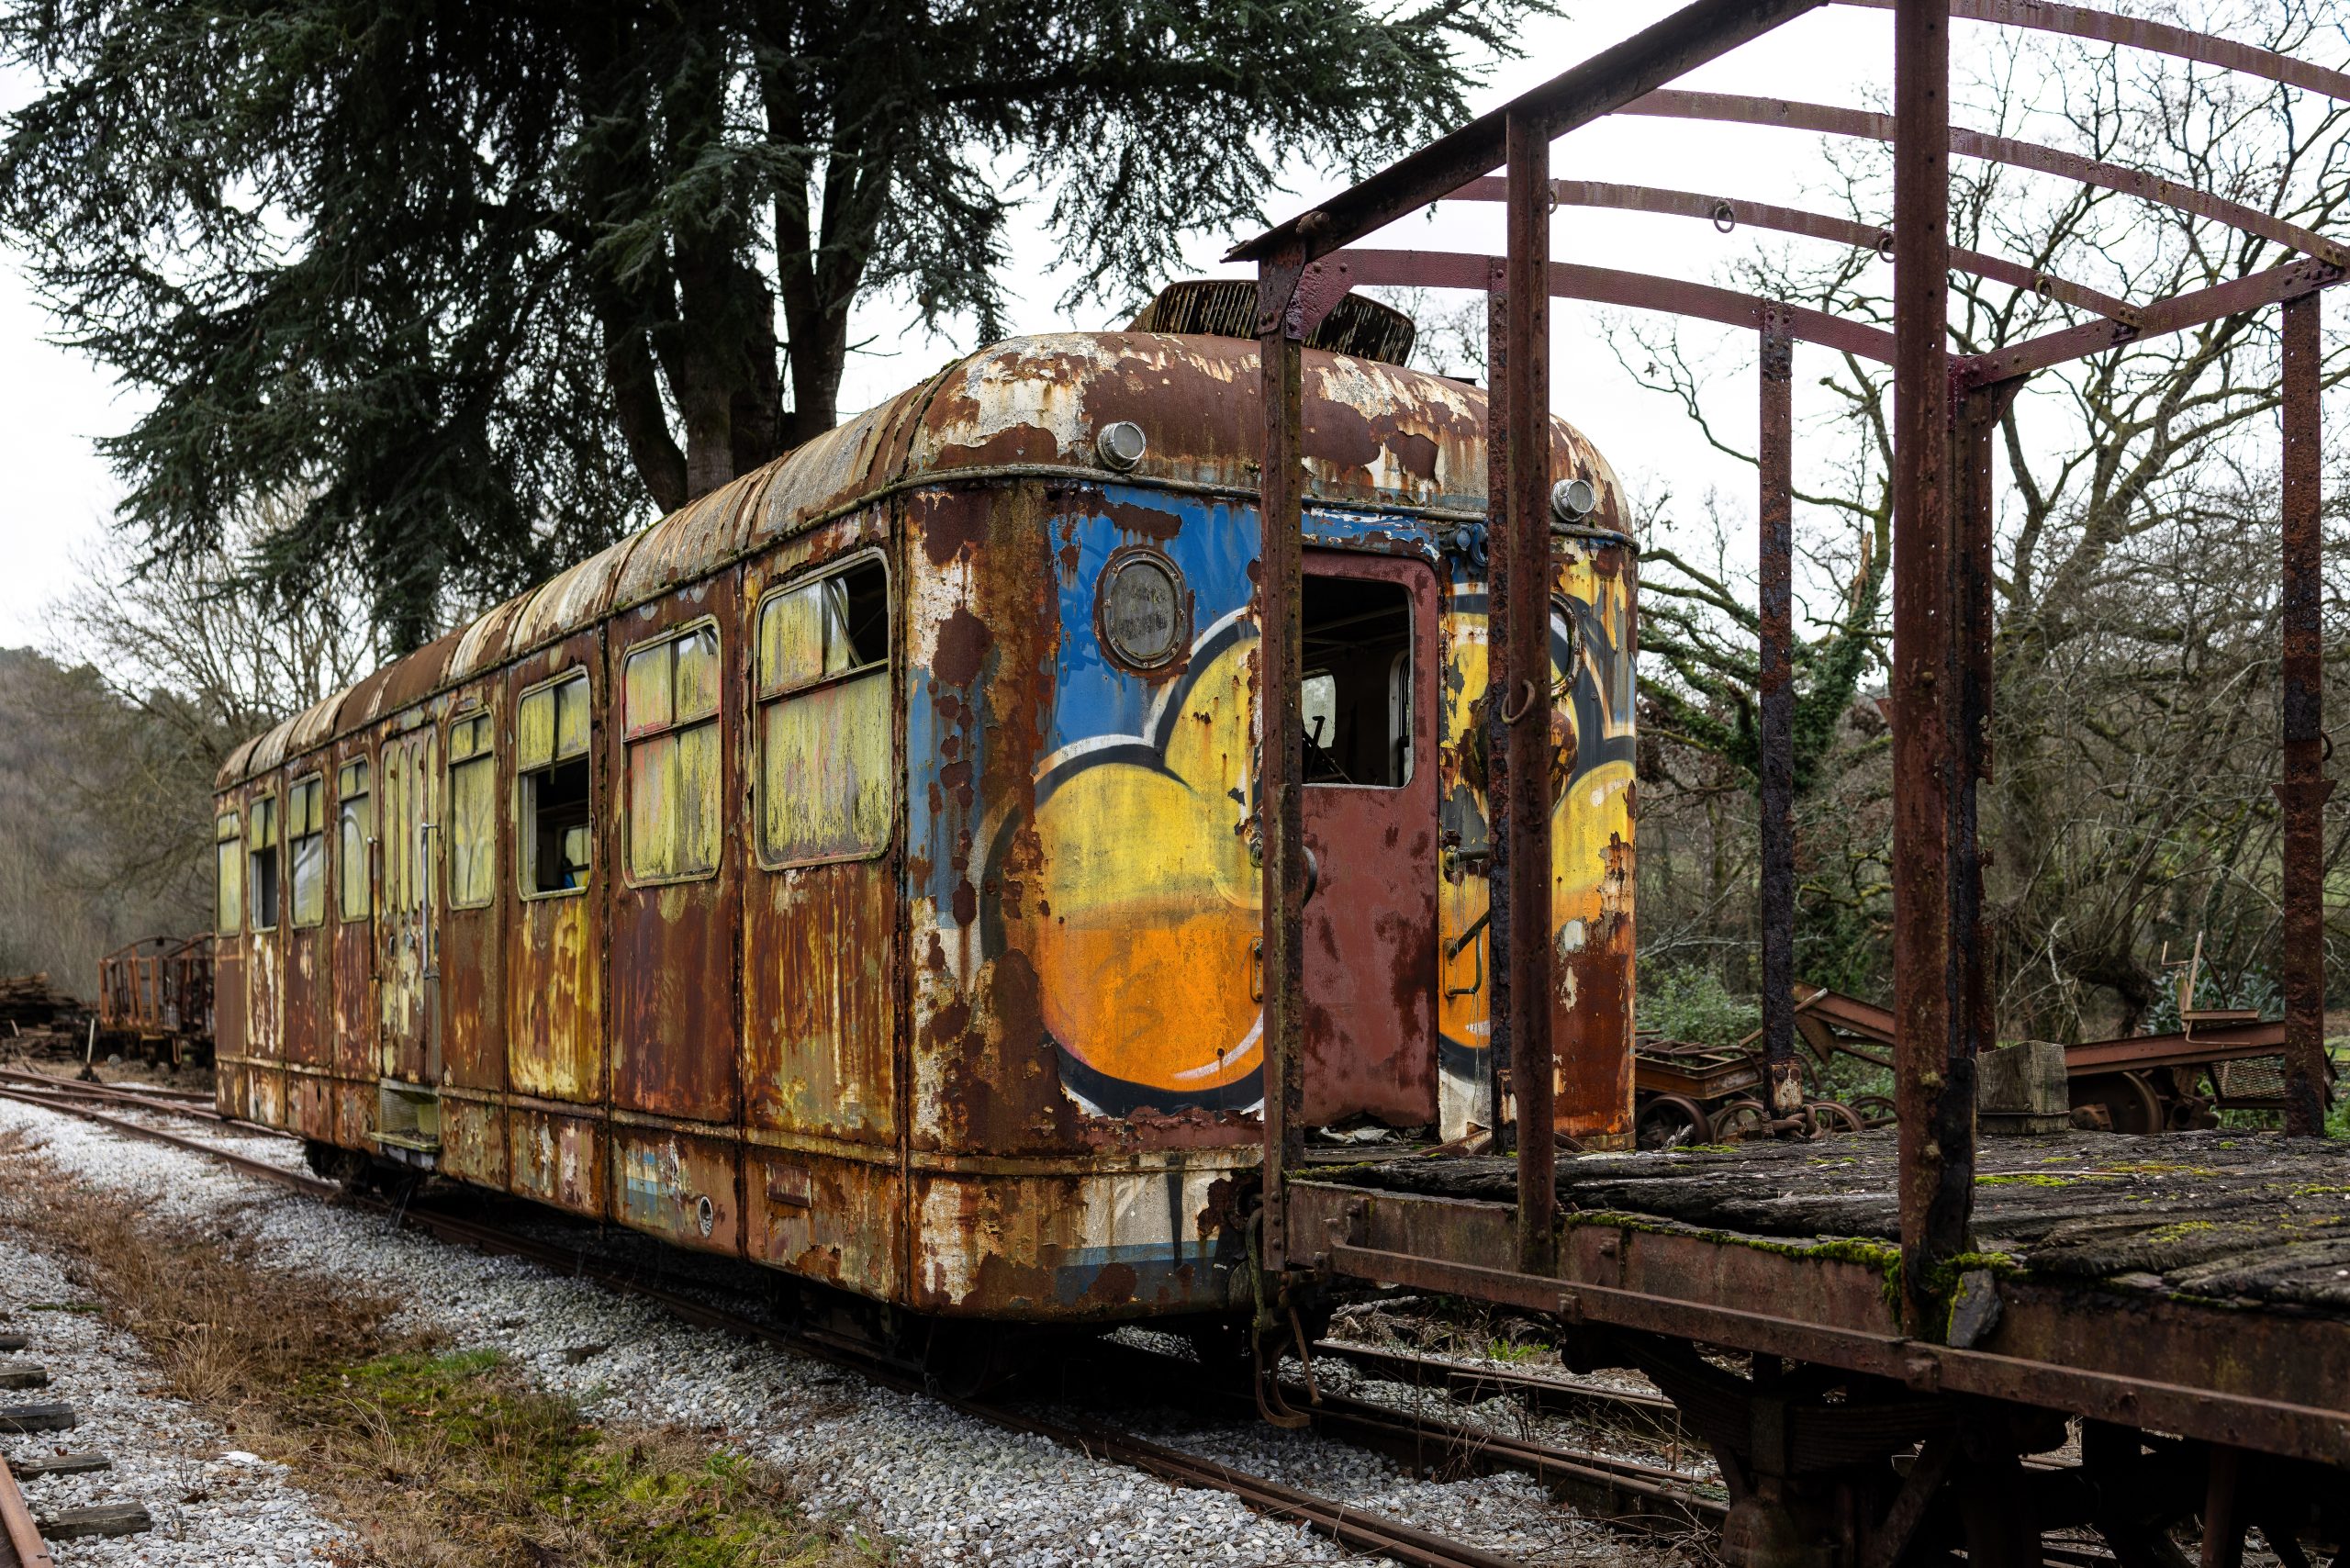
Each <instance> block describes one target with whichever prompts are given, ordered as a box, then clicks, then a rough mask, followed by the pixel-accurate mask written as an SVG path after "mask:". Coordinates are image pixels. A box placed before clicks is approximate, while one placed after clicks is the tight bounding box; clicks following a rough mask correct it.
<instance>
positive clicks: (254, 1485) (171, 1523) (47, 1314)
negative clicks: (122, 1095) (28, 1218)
mask: <svg viewBox="0 0 2350 1568" xmlns="http://www.w3.org/2000/svg"><path fill="white" fill-rule="evenodd" d="M31 1114H35V1115H38V1114H39V1113H38V1112H35V1113H31ZM0 1327H6V1328H8V1329H9V1330H11V1331H13V1332H17V1333H22V1334H23V1335H25V1336H26V1338H28V1341H29V1343H28V1345H27V1346H26V1348H25V1349H24V1350H22V1351H21V1352H19V1353H18V1354H17V1355H15V1356H0V1365H11V1364H13V1365H24V1364H31V1365H36V1366H41V1367H46V1368H47V1369H48V1371H49V1386H48V1387H47V1388H45V1389H27V1390H23V1391H21V1392H17V1391H12V1392H9V1393H6V1394H0V1404H35V1403H39V1404H50V1403H58V1404H66V1405H71V1406H73V1410H74V1414H75V1416H76V1417H78V1424H77V1425H75V1426H74V1427H73V1428H71V1429H69V1430H66V1431H62V1432H36V1433H26V1434H23V1435H21V1436H17V1435H10V1436H7V1437H0V1445H5V1446H0V1453H6V1456H7V1457H8V1458H9V1460H11V1461H12V1462H13V1461H17V1460H22V1459H27V1458H29V1457H31V1456H33V1455H36V1454H49V1453H93V1452H95V1453H103V1454H105V1455H106V1456H107V1457H108V1458H110V1459H111V1460H113V1461H114V1465H113V1468H112V1469H109V1470H101V1471H94V1472H91V1473H86V1474H81V1475H45V1476H35V1477H32V1478H30V1479H28V1480H27V1481H26V1482H24V1492H25V1500H26V1502H27V1503H28V1504H29V1505H30V1506H31V1507H32V1510H33V1513H34V1516H35V1517H36V1518H40V1517H43V1516H46V1515H49V1514H51V1513H54V1512H56V1511H58V1510H60V1509H63V1508H79V1507H86V1506H90V1505H92V1504H96V1503H140V1504H144V1505H145V1506H146V1508H147V1512H148V1514H149V1516H150V1517H151V1518H152V1519H153V1520H154V1522H155V1528H154V1529H152V1530H150V1531H148V1532H146V1533H144V1534H140V1535H132V1536H118V1537H115V1538H113V1539H111V1540H67V1541H59V1542H56V1543H55V1544H54V1545H53V1546H52V1547H51V1549H50V1550H51V1551H52V1553H53V1554H54V1555H55V1557H56V1559H57V1562H58V1564H59V1568H83V1565H84V1564H97V1563H149V1564H154V1565H156V1568H163V1565H166V1564H182V1563H185V1564H187V1565H188V1568H196V1564H199V1563H205V1564H224V1565H226V1564H237V1565H240V1568H242V1565H247V1564H251V1565H255V1568H258V1565H259V1564H263V1563H269V1564H280V1563H290V1564H299V1563H313V1562H315V1563H322V1564H323V1563H328V1562H337V1561H348V1558H347V1557H345V1558H341V1559H338V1558H337V1557H335V1556H332V1555H330V1550H329V1549H330V1548H331V1547H333V1546H334V1545H335V1544H336V1543H338V1542H340V1541H341V1540H343V1539H344V1538H343V1533H342V1532H341V1530H340V1529H336V1528H335V1527H334V1526H333V1525H331V1524H330V1523H329V1522H328V1521H327V1520H325V1519H323V1518H320V1517H319V1513H318V1511H317V1510H316V1509H315V1508H314V1507H313V1506H311V1502H310V1499H309V1498H308V1496H307V1495H305V1494H304V1493H303V1492H302V1491H301V1490H300V1489H299V1488H298V1487H297V1486H295V1485H294V1484H292V1481H291V1478H290V1476H289V1474H288V1473H287V1471H286V1470H285V1466H283V1465H278V1464H272V1463H270V1462H267V1461H265V1460H261V1459H257V1458H255V1457H254V1456H253V1455H252V1454H250V1453H245V1452H242V1451H241V1450H239V1449H238V1448H237V1445H236V1441H235V1439H233V1438H232V1437H230V1436H229V1434H227V1433H225V1432H223V1431H222V1430H221V1429H220V1428H218V1426H216V1425H214V1424H213V1423H212V1422H211V1421H208V1420H207V1419H205V1418H204V1417H202V1416H199V1415H198V1414H196V1411H195V1410H193V1409H192V1408H190V1407H189V1406H187V1405H185V1404H183V1403H182V1402H181V1401H179V1400H177V1399H173V1398H170V1397H168V1396H167V1395H163V1394H155V1393H152V1392H151V1391H150V1389H149V1387H148V1384H149V1383H151V1380H152V1378H153V1376H154V1368H153V1366H152V1365H151V1363H150V1362H149V1361H148V1360H147V1358H146V1355H145V1353H144V1352H142V1351H141V1350H140V1347H139V1342H138V1341H137V1340H136V1339H134V1338H131V1337H130V1336H129V1335H128V1334H125V1333H122V1332H121V1331H120V1330H118V1329H115V1328H111V1327H107V1326H106V1322H105V1320H104V1319H102V1318H101V1317H99V1316H98V1315H97V1313H96V1311H95V1309H94V1308H93V1307H92V1306H91V1305H89V1304H88V1303H87V1302H85V1301H83V1300H82V1299H81V1298H80V1297H79V1296H78V1295H77V1294H75V1292H74V1290H73V1285H72V1284H71V1283H70V1282H68V1281H67V1279H66V1277H65V1271H64V1270H63V1269H62V1268H61V1267H59V1265H58V1262H57V1260H55V1259H54V1258H51V1257H50V1256H49V1255H48V1254H46V1253H44V1252H41V1251H40V1250H39V1249H36V1248H34V1247H32V1246H31V1245H29V1244H28V1243H27V1242H26V1241H25V1239H24V1238H22V1237H21V1236H13V1235H6V1234H0Z"/></svg>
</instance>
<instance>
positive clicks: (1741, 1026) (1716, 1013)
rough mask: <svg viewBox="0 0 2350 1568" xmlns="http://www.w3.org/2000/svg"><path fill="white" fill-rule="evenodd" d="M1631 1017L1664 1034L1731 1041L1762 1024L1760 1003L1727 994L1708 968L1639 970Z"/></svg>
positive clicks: (1708, 1041)
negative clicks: (1636, 995)
mask: <svg viewBox="0 0 2350 1568" xmlns="http://www.w3.org/2000/svg"><path fill="white" fill-rule="evenodd" d="M1640 980H1641V981H1642V985H1641V990H1640V994H1639V1000H1638V1004H1637V1014H1636V1016H1637V1019H1638V1022H1639V1026H1640V1027H1641V1028H1642V1029H1654V1030H1656V1031H1658V1032H1659V1033H1661V1034H1662V1035H1663V1036H1664V1037H1665V1038H1666V1039H1668V1040H1693V1041H1695V1042H1696V1043H1697V1044H1699V1045H1705V1046H1734V1045H1736V1044H1737V1043H1738V1042H1739V1041H1740V1040H1741V1039H1743V1038H1744V1037H1745V1036H1748V1035H1751V1034H1752V1033H1753V1032H1754V1031H1755V1030H1757V1029H1759V1028H1761V1027H1762V1003H1761V1002H1757V1001H1753V1000H1751V999H1744V998H1740V997H1737V996H1733V995H1732V994H1731V993H1730V991H1729V987H1728V986H1725V985H1724V984H1722V981H1721V977H1720V976H1719V975H1717V974H1715V973H1714V972H1713V970H1711V969H1661V970H1655V971H1649V970H1643V971H1642V972H1641V974H1640Z"/></svg>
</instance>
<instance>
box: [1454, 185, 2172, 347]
mask: <svg viewBox="0 0 2350 1568" xmlns="http://www.w3.org/2000/svg"><path fill="white" fill-rule="evenodd" d="M1550 194H1551V195H1552V196H1553V197H1555V198H1556V199H1557V201H1558V204H1559V205H1560V206H1561V207H1605V208H1607V209H1609V210H1611V211H1616V212H1646V213H1654V214H1656V215H1658V216H1660V217H1665V218H1703V219H1704V220H1705V221H1707V222H1708V223H1711V224H1712V225H1713V226H1714V227H1715V228H1717V229H1718V230H1721V231H1722V232H1723V233H1725V234H1727V233H1729V231H1730V230H1731V229H1733V228H1736V227H1737V226H1738V225H1740V224H1752V225H1753V226H1754V227H1755V228H1758V229H1768V230H1773V231H1774V232H1776V233H1781V234H1800V235H1802V236H1804V237H1805V238H1806V239H1811V240H1826V241H1831V242H1832V243H1835V244H1839V245H1850V246H1852V248H1853V249H1854V250H1856V251H1874V252H1876V253H1877V254H1879V255H1881V256H1884V257H1886V259H1887V260H1888V261H1889V260H1891V259H1892V249H1893V227H1892V225H1890V224H1884V223H1876V224H1872V223H1856V222H1854V221H1853V220H1852V219H1851V218H1837V217H1833V216H1831V215H1830V214H1828V213H1824V212H1808V211H1806V210H1805V209H1803V208H1801V207H1774V206H1773V205H1772V204H1770V203H1769V202H1760V201H1748V200H1746V199H1745V198H1743V197H1735V198H1734V197H1730V196H1704V195H1701V194H1699V193H1698V192H1696V191H1675V190H1666V189H1663V188H1662V187H1659V186H1656V185H1617V184H1614V183H1612V182H1608V181H1603V180H1553V181H1551V182H1550ZM1504 196H1505V183H1504V182H1503V181H1500V180H1497V179H1494V178H1492V177H1491V176H1487V177H1486V178H1483V179H1477V180H1472V181H1470V182H1469V183H1468V184H1467V185H1463V186H1461V187H1460V189H1459V190H1457V191H1455V192H1453V193H1452V195H1451V196H1449V197H1447V198H1446V199H1447V200H1451V201H1500V200H1502V199H1504ZM1950 262H1951V265H1953V266H1954V267H1957V268H1958V269H1960V270H1961V271H1963V272H1970V273H1973V274H1975V276H1977V277H1985V278H1989V279H1990V280H1991V281H1992V282H1994V283H2004V284H2007V285H2009V286H2012V287H2015V288H2020V289H2022V290H2024V291H2025V292H2027V293H2031V294H2038V295H2042V296H2043V297H2046V298H2049V299H2053V300H2055V301H2057V302H2058V303H2059V304H2063V305H2070V306H2072V307H2074V308H2076V309H2080V310H2087V311H2089V312H2090V313H2092V314H2094V315H2098V316H2103V317H2105V318H2106V319H2109V320H2113V321H2120V322H2122V323H2124V324H2125V325H2130V326H2135V325H2136V324H2137V320H2138V308H2137V307H2136V306H2134V305H2132V304H2131V303H2130V302H2129V301H2128V300H2126V299H2121V298H2117V297H2114V296H2112V295H2110V294H2106V293H2103V292H2102V291H2100V290H2098V289H2094V288H2091V287H2089V286H2087V285H2086V284H2079V283H2075V282H2073V281H2072V280H2071V279H2070V278H2063V277H2058V276H2057V275H2056V274H2053V273H2051V272H2046V271H2043V270H2042V269H2040V268H2037V267H2029V266H2026V265H2024V263H2021V262H2014V261H2009V259H2008V258H2006V257H2005V256H1994V255H1989V254H1987V253H1986V252H1981V251H1969V250H1965V249H1964V248H1962V247H1959V246H1955V245H1953V247H1951V252H1950Z"/></svg>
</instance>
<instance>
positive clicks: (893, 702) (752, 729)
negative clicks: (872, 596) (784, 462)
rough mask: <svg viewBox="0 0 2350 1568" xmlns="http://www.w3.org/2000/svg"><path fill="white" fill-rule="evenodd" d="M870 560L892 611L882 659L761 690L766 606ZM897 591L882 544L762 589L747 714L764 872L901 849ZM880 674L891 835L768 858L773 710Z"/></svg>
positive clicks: (755, 829)
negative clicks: (827, 850)
mask: <svg viewBox="0 0 2350 1568" xmlns="http://www.w3.org/2000/svg"><path fill="white" fill-rule="evenodd" d="M868 561H870V562H873V563H875V564H877V565H878V566H880V568H881V597H882V602H883V603H884V604H886V605H887V606H888V607H889V612H890V626H889V633H888V636H887V639H886V641H887V644H888V645H887V646H885V647H884V648H883V649H882V651H881V656H880V657H879V658H878V659H876V660H874V661H873V662H872V663H870V664H862V665H858V666H856V668H854V669H845V670H836V671H834V672H833V673H832V674H830V675H819V676H818V677H816V678H815V679H813V680H804V681H801V682H800V684H799V685H797V686H778V687H777V688H775V689H773V690H771V691H768V690H762V689H760V687H759V660H758V649H759V634H760V622H761V621H762V620H763V619H764V618H765V616H766V615H767V606H768V605H769V604H770V603H772V602H774V601H775V600H777V599H781V598H783V597H784V596H785V595H786V594H790V593H796V592H798V591H799V590H800V589H801V588H806V587H808V585H809V584H811V583H817V582H822V581H823V580H824V579H825V578H826V577H842V576H845V575H846V574H847V573H849V572H851V571H854V570H855V569H856V567H858V566H863V565H865V564H866V563H867V562H868ZM896 591H897V578H896V574H894V573H893V572H892V571H891V570H890V553H889V552H888V551H887V550H884V549H882V548H881V547H880V546H878V545H867V546H866V547H865V548H862V549H858V550H853V551H851V552H849V553H848V554H845V555H835V556H834V557H833V558H832V559H830V560H828V561H824V562H822V563H820V564H816V565H812V566H803V567H801V568H800V570H799V571H798V572H796V573H794V574H793V575H792V576H790V577H786V578H784V579H783V580H782V581H780V582H778V583H774V584H772V585H770V586H769V587H768V588H766V589H764V590H762V591H761V593H760V594H759V597H758V600H757V602H756V603H755V604H754V605H753V606H752V607H751V629H750V633H749V636H750V646H751V657H750V663H749V667H748V669H747V670H746V671H745V675H746V678H747V679H746V684H747V686H748V688H749V689H750V694H751V698H750V703H749V710H750V711H749V713H748V715H747V723H748V728H749V747H748V753H747V755H748V756H750V758H751V860H752V863H753V864H754V865H755V866H757V867H758V868H759V869H761V870H763V871H796V870H800V869H801V868H805V867H810V866H848V865H855V864H856V863H857V862H860V861H865V860H879V859H882V858H884V857H887V856H888V855H890V852H891V851H893V850H894V849H895V848H896V847H897V843H898V816H899V812H900V810H901V806H902V805H903V798H904V794H905V791H904V790H901V789H900V788H899V785H900V783H901V781H902V780H901V777H900V776H901V774H902V773H903V771H904V768H903V765H902V763H901V761H900V759H899V756H898V745H897V729H898V690H897V684H896V675H897V669H898V602H897V598H896ZM877 670H878V671H880V672H881V675H882V678H883V681H884V683H885V684H886V685H888V687H889V689H890V831H889V832H888V833H887V834H883V835H882V839H881V842H880V843H879V844H878V845H877V846H874V847H873V848H871V849H857V850H850V851H847V852H845V853H843V854H839V855H813V856H805V857H798V858H793V857H782V858H778V859H773V860H770V859H768V858H767V735H766V724H765V719H766V715H767V707H768V705H769V704H770V703H776V702H789V701H790V700H792V699H793V698H796V697H805V696H807V695H809V694H810V693H811V692H815V691H822V690H824V689H827V688H830V687H834V686H845V685H846V684H847V683H848V682H850V681H852V680H856V679H859V678H863V677H866V676H869V675H872V674H873V673H874V672H875V671H877Z"/></svg>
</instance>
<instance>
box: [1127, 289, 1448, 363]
mask: <svg viewBox="0 0 2350 1568" xmlns="http://www.w3.org/2000/svg"><path fill="white" fill-rule="evenodd" d="M1126 330H1128V331H1129V332H1187V333H1193V334H1197V335H1199V336H1201V337H1209V338H1248V339H1254V338H1255V337H1256V336H1257V285H1256V282H1255V280H1254V279H1251V278H1193V279H1191V280H1190V281H1189V282H1185V283H1170V284H1169V285H1168V286H1166V287H1165V288H1162V289H1160V290H1159V291H1158V298H1156V299H1154V300H1152V301H1151V302H1150V303H1149V304H1148V305H1147V306H1145V307H1144V308H1143V312H1142V314H1141V315H1139V316H1137V317H1136V318H1135V319H1133V320H1132V321H1130V322H1128V323H1127V325H1126ZM1417 335H1418V329H1417V328H1416V327H1415V326H1414V325H1413V324H1412V319H1411V318H1410V317H1409V316H1406V315H1404V313H1403V312H1402V311H1401V310H1397V309H1395V308H1393V307H1391V306H1386V305H1382V304H1380V303H1379V302H1378V301H1377V300H1375V299H1365V298H1364V297H1362V296H1361V295H1360V294H1349V295H1348V296H1347V297H1345V298H1344V299H1341V300H1339V301H1338V303H1337V306H1336V307H1335V308H1332V310H1331V311H1330V313H1329V314H1328V315H1327V316H1325V317H1323V318H1322V324H1321V325H1320V326H1318V327H1315V329H1314V331H1313V334H1312V335H1311V336H1310V337H1308V338H1307V339H1306V340H1305V346H1306V347H1307V348H1312V349H1326V350H1328V351H1329V352H1330V353H1346V354H1353V355H1355V356H1356V357H1357V358H1359V359H1375V360H1381V361H1383V362H1384V363H1386V364H1404V363H1405V362H1406V361H1408V360H1409V359H1410V358H1411V356H1412V340H1413V339H1414V338H1415V337H1416V336H1417Z"/></svg>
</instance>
